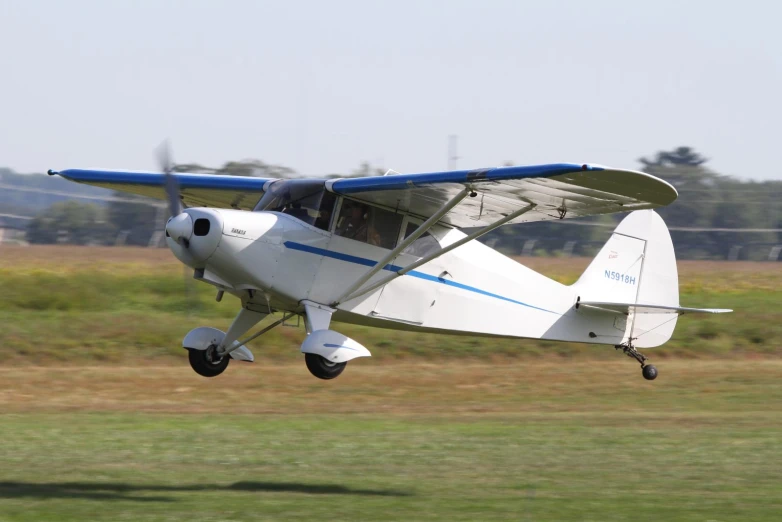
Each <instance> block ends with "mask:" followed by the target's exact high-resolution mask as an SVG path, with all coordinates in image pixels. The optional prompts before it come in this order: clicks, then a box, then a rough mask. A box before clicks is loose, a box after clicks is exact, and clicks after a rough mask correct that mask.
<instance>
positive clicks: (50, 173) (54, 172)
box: [46, 169, 59, 176]
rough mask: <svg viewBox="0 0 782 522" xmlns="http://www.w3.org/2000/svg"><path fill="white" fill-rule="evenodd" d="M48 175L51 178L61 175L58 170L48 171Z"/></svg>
mask: <svg viewBox="0 0 782 522" xmlns="http://www.w3.org/2000/svg"><path fill="white" fill-rule="evenodd" d="M46 173H47V174H48V175H50V176H54V175H55V174H59V172H57V171H56V170H52V169H49V170H47V171H46Z"/></svg>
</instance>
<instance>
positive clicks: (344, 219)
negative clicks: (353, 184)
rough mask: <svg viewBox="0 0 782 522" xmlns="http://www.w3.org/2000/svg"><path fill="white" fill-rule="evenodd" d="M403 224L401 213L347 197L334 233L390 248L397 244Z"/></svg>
mask: <svg viewBox="0 0 782 522" xmlns="http://www.w3.org/2000/svg"><path fill="white" fill-rule="evenodd" d="M401 226H402V216H401V215H400V214H395V213H393V212H391V211H388V210H383V209H382V208H376V207H371V206H369V205H365V204H363V203H358V202H357V201H350V200H347V199H346V200H343V202H342V209H341V210H340V212H339V218H338V219H337V226H336V228H335V230H334V233H335V234H336V235H338V236H342V237H346V238H348V239H355V240H356V241H361V242H363V243H369V244H370V245H375V246H379V247H381V248H387V249H389V250H390V249H392V248H394V246H395V245H396V240H397V238H398V237H399V229H400V228H401Z"/></svg>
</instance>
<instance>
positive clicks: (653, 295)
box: [574, 210, 679, 348]
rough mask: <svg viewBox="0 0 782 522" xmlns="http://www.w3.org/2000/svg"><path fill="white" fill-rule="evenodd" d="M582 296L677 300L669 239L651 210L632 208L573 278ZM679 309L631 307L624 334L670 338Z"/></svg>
mask: <svg viewBox="0 0 782 522" xmlns="http://www.w3.org/2000/svg"><path fill="white" fill-rule="evenodd" d="M574 288H575V289H576V291H577V292H578V296H579V297H580V299H581V301H595V302H604V303H623V304H636V303H639V304H646V305H662V306H673V307H678V306H679V274H678V270H677V268H676V255H675V254H674V251H673V242H672V241H671V235H670V233H669V232H668V227H666V226H665V222H664V221H663V219H662V218H661V217H660V216H659V215H658V214H657V213H656V212H654V211H653V210H639V211H636V212H632V213H630V214H629V215H628V216H627V217H626V218H624V219H623V220H622V222H621V223H619V226H618V227H616V230H614V233H613V235H612V236H611V238H610V239H609V240H608V242H607V243H606V244H605V246H604V247H603V248H602V250H600V253H599V254H598V255H597V257H595V259H594V260H593V261H592V263H590V265H589V267H588V268H587V269H586V271H585V272H584V273H583V274H582V275H581V277H580V278H579V280H578V281H577V282H576V283H575V284H574ZM677 317H678V316H677V315H672V314H665V313H660V314H657V313H644V314H634V313H630V315H629V316H628V318H627V330H626V332H625V340H627V339H628V338H630V337H632V338H635V341H634V343H635V345H636V346H638V347H647V348H648V347H653V346H659V345H661V344H663V343H665V342H666V341H667V340H668V339H670V338H671V335H672V334H673V330H674V328H675V327H676V319H677Z"/></svg>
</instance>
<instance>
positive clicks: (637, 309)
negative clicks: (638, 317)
mask: <svg viewBox="0 0 782 522" xmlns="http://www.w3.org/2000/svg"><path fill="white" fill-rule="evenodd" d="M576 306H578V307H579V308H582V307H583V308H590V309H592V310H601V311H604V312H613V313H618V314H625V315H628V314H629V313H630V312H631V311H632V312H633V313H636V314H678V315H682V314H692V313H701V314H725V313H728V312H732V311H733V310H730V309H728V308H687V307H684V306H665V305H654V304H643V303H600V302H595V301H580V302H579V303H578V304H577V305H576Z"/></svg>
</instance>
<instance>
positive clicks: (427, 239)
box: [402, 223, 440, 257]
mask: <svg viewBox="0 0 782 522" xmlns="http://www.w3.org/2000/svg"><path fill="white" fill-rule="evenodd" d="M418 227H419V225H418V223H408V224H407V228H405V237H408V236H409V235H410V234H412V233H413V232H415V229H417V228H418ZM438 250H440V243H439V242H438V241H437V240H436V239H435V238H434V236H433V235H432V234H430V233H429V232H424V233H423V234H422V235H421V237H419V238H418V239H416V240H415V241H413V242H412V244H410V245H408V246H407V248H405V249H404V250H403V251H402V253H403V254H409V255H411V256H416V257H426V256H428V255H429V254H431V253H433V252H437V251H438Z"/></svg>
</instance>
